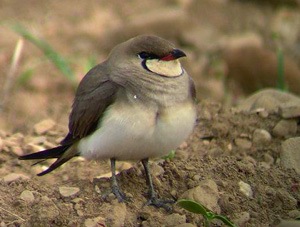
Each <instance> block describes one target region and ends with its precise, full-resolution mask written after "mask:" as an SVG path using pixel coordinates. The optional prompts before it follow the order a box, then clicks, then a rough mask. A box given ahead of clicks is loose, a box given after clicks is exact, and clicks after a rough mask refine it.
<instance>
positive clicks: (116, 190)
mask: <svg viewBox="0 0 300 227" xmlns="http://www.w3.org/2000/svg"><path fill="white" fill-rule="evenodd" d="M112 192H113V193H114V195H115V196H116V197H117V199H118V201H119V202H120V203H123V202H128V201H130V199H129V198H128V197H127V196H126V195H125V193H124V192H122V191H121V190H120V188H119V187H112Z"/></svg>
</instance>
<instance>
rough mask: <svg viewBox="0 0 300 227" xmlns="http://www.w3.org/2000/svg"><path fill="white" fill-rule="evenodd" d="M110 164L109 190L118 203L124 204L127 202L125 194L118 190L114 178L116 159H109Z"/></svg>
mask: <svg viewBox="0 0 300 227" xmlns="http://www.w3.org/2000/svg"><path fill="white" fill-rule="evenodd" d="M110 164H111V173H112V176H111V190H112V192H113V193H114V194H115V196H116V197H117V199H118V201H119V202H124V201H126V200H127V198H126V196H125V194H124V193H123V192H122V191H121V190H120V188H119V185H118V182H117V178H116V159H114V158H111V159H110Z"/></svg>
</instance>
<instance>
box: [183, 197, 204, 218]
mask: <svg viewBox="0 0 300 227" xmlns="http://www.w3.org/2000/svg"><path fill="white" fill-rule="evenodd" d="M177 205H178V206H180V207H182V208H184V209H186V210H187V211H190V212H192V213H195V214H202V215H203V216H204V217H206V216H207V209H206V208H205V207H204V206H202V205H201V204H199V203H196V202H194V201H192V200H188V199H180V200H178V201H177Z"/></svg>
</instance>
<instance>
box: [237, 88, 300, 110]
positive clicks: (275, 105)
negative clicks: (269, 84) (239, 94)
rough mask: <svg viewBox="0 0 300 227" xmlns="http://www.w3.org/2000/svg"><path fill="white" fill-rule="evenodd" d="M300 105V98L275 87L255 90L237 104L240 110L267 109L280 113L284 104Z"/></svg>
mask: <svg viewBox="0 0 300 227" xmlns="http://www.w3.org/2000/svg"><path fill="white" fill-rule="evenodd" d="M287 105H292V106H295V105H296V106H300V98H299V97H297V96H295V95H292V94H289V93H286V92H282V91H278V90H275V89H264V90H260V91H258V92H255V93H254V94H253V95H251V96H249V97H248V98H247V99H245V100H244V101H243V102H242V103H240V104H239V105H238V106H237V111H238V112H255V111H256V110H257V109H265V110H266V111H267V112H268V113H278V112H279V109H280V108H282V106H283V107H284V106H287Z"/></svg>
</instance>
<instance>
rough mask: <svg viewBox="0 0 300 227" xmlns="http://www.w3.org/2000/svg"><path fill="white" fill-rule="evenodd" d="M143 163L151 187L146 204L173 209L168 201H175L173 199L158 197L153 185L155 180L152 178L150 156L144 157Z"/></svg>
mask: <svg viewBox="0 0 300 227" xmlns="http://www.w3.org/2000/svg"><path fill="white" fill-rule="evenodd" d="M141 161H142V164H143V166H144V169H145V174H146V182H147V185H148V187H149V197H150V198H149V200H148V202H147V203H146V204H145V205H153V206H156V207H163V208H165V209H166V210H168V211H169V210H171V207H170V206H168V205H167V203H174V201H173V200H161V199H159V198H158V197H157V195H156V193H155V190H154V187H153V182H152V178H151V173H150V168H149V160H148V158H145V159H142V160H141Z"/></svg>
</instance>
